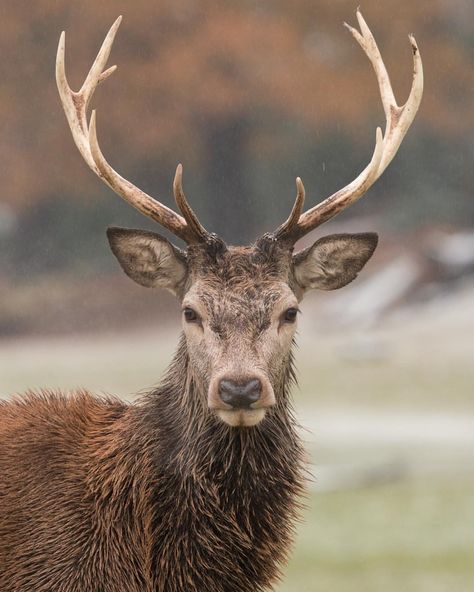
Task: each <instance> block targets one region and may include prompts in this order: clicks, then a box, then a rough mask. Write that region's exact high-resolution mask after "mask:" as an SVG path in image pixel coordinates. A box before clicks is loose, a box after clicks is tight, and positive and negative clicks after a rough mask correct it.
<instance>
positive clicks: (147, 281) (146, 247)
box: [107, 228, 187, 294]
mask: <svg viewBox="0 0 474 592" xmlns="http://www.w3.org/2000/svg"><path fill="white" fill-rule="evenodd" d="M107 238H108V239H109V243H110V248H111V249H112V252H113V254H114V255H115V256H116V257H117V259H118V262H119V263H120V266H121V267H122V269H123V270H124V272H125V273H126V274H127V275H128V277H130V278H132V280H134V281H135V282H137V284H140V285H141V286H145V287H147V288H155V287H159V288H166V289H168V290H170V291H171V292H173V294H178V293H179V291H180V288H181V287H182V285H183V283H184V280H185V278H186V274H187V266H186V256H185V254H184V253H183V251H181V250H180V249H178V248H177V247H175V246H174V245H172V244H171V243H170V242H169V241H168V240H166V238H164V237H162V236H160V235H159V234H156V233H154V232H148V231H145V230H132V229H129V228H108V229H107Z"/></svg>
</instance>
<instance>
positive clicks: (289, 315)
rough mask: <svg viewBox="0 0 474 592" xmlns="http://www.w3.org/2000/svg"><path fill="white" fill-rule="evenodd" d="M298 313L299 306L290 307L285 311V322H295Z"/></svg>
mask: <svg viewBox="0 0 474 592" xmlns="http://www.w3.org/2000/svg"><path fill="white" fill-rule="evenodd" d="M297 315H298V309H297V308H289V309H288V310H286V311H285V312H284V313H283V321H284V322H285V323H294V322H295V321H296V317H297Z"/></svg>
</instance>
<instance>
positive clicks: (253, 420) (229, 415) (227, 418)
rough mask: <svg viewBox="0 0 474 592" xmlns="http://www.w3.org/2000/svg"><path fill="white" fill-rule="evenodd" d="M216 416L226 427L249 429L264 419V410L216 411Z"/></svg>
mask: <svg viewBox="0 0 474 592" xmlns="http://www.w3.org/2000/svg"><path fill="white" fill-rule="evenodd" d="M216 415H217V416H218V417H219V418H220V419H222V421H223V422H225V423H227V424H228V425H230V426H232V427H234V428H238V427H243V428H249V427H252V426H255V425H257V424H258V423H260V422H261V421H262V419H263V418H264V417H265V409H232V410H231V411H224V410H223V409H217V410H216Z"/></svg>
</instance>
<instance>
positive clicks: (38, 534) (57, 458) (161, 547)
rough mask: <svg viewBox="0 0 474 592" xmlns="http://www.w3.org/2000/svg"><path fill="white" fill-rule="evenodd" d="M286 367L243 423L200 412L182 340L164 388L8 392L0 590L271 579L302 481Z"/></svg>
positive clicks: (233, 591) (211, 586)
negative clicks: (266, 400) (130, 399)
mask: <svg viewBox="0 0 474 592" xmlns="http://www.w3.org/2000/svg"><path fill="white" fill-rule="evenodd" d="M218 267H219V266H217V267H214V271H215V272H216V270H218ZM222 269H223V273H224V270H225V273H226V274H227V273H228V272H229V268H228V266H223V267H222ZM260 271H261V270H260ZM219 275H220V274H219V273H217V275H216V281H217V277H218V276H219ZM221 279H222V275H221ZM229 281H231V280H230V276H229ZM250 296H251V295H250ZM292 376H293V371H292V366H291V360H288V363H287V364H286V367H285V368H284V369H283V374H282V376H281V377H280V380H279V384H278V385H276V386H277V390H278V392H277V401H278V403H277V405H276V406H275V407H274V408H272V409H271V410H270V411H269V412H268V413H267V416H266V417H265V419H264V420H263V421H262V422H261V424H260V425H258V426H256V427H255V428H252V429H235V428H230V427H229V426H227V425H225V424H224V423H222V422H221V421H219V420H218V419H217V418H216V417H215V416H214V415H213V414H211V413H210V412H209V411H208V410H207V409H206V406H205V404H204V402H205V398H204V397H203V393H202V389H200V388H199V387H198V386H197V385H196V383H195V381H194V380H193V378H192V371H191V370H190V368H189V361H188V355H187V349H186V342H185V340H184V338H183V339H182V340H181V343H180V346H179V349H178V352H177V354H176V356H175V359H174V361H173V363H172V365H171V367H170V369H169V371H168V373H167V375H166V377H165V380H164V382H163V384H162V386H161V387H160V388H158V389H157V390H156V391H154V392H151V393H150V394H148V395H146V396H143V397H142V398H141V399H140V400H139V401H138V402H137V403H136V404H134V405H127V404H125V403H123V402H121V401H119V400H116V399H112V398H98V397H93V396H92V395H90V394H89V393H87V392H77V393H74V394H72V395H71V396H66V395H64V394H60V393H57V394H54V393H47V392H43V393H38V394H33V393H30V394H28V395H26V396H25V397H23V398H16V399H14V400H12V401H10V402H3V403H2V404H1V405H0V447H1V450H2V454H1V455H0V475H1V481H0V590H2V591H5V592H6V591H8V592H10V591H11V592H33V591H34V592H60V591H61V592H62V591H64V592H86V591H87V592H91V591H98V592H99V591H100V592H152V591H160V592H185V591H186V592H194V591H196V592H207V591H209V592H250V591H252V592H258V591H260V590H267V589H269V586H271V584H272V583H273V582H275V580H276V579H277V578H278V575H279V569H280V567H281V565H282V563H283V562H284V561H285V559H286V557H287V554H288V551H289V548H290V543H291V539H292V532H293V525H294V522H295V519H296V515H297V511H298V501H297V500H298V496H299V494H300V493H301V491H302V485H303V469H302V466H303V463H302V450H301V447H300V444H299V441H298V438H297V435H296V429H295V422H294V420H293V417H292V413H291V409H290V403H289V400H288V387H289V385H290V383H291V380H292Z"/></svg>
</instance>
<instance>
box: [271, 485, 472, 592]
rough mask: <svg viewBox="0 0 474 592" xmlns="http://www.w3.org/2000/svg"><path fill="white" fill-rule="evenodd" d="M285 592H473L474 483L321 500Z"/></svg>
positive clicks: (305, 527) (316, 500)
mask: <svg viewBox="0 0 474 592" xmlns="http://www.w3.org/2000/svg"><path fill="white" fill-rule="evenodd" d="M308 506H309V509H308V511H307V513H306V515H305V517H304V522H303V524H302V525H301V526H300V529H299V533H298V539H297V545H296V549H295V553H294V556H293V558H292V560H291V562H290V565H289V568H288V570H287V573H286V575H285V579H284V582H283V584H282V585H281V587H280V588H278V590H279V592H296V591H297V590H298V591H300V592H336V591H337V592H400V591H402V590H403V592H448V591H452V590H456V592H470V591H471V590H472V589H473V583H474V479H463V478H458V479H456V480H454V481H444V480H443V481H428V482H426V481H425V482H421V483H420V482H412V483H398V484H393V485H390V486H383V487H375V488H371V489H363V490H356V491H343V492H331V493H324V494H323V493H315V494H313V495H312V496H311V497H310V498H309V500H308Z"/></svg>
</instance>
